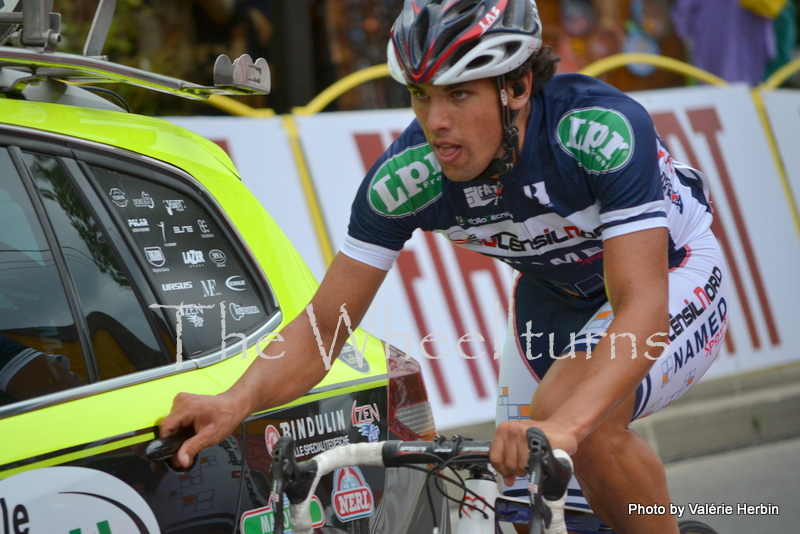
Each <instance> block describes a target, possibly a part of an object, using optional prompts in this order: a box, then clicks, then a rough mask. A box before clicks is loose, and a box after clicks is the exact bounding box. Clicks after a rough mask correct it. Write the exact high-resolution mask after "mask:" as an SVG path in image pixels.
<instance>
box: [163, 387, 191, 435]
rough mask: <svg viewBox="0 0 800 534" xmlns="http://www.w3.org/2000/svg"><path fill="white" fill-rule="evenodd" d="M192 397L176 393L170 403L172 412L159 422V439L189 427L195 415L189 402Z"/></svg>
mask: <svg viewBox="0 0 800 534" xmlns="http://www.w3.org/2000/svg"><path fill="white" fill-rule="evenodd" d="M192 397H194V396H193V395H189V394H188V393H178V394H177V395H176V396H175V398H174V399H173V401H172V411H171V412H170V413H169V415H167V416H166V417H165V418H164V419H162V420H161V422H159V424H158V426H159V431H158V435H159V437H161V438H166V437H169V436H171V435H173V434H176V433H177V432H178V431H179V430H180V429H181V428H185V427H191V426H192V424H193V423H194V420H195V413H194V411H193V410H192V409H191V406H190V404H191V403H190V400H191V399H192Z"/></svg>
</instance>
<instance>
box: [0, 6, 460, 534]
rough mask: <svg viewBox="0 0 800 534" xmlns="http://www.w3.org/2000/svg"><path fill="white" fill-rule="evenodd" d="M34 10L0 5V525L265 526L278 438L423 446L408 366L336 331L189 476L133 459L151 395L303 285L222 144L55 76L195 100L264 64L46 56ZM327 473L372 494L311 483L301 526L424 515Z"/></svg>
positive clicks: (270, 314) (228, 365)
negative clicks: (210, 72) (343, 504)
mask: <svg viewBox="0 0 800 534" xmlns="http://www.w3.org/2000/svg"><path fill="white" fill-rule="evenodd" d="M0 4H2V3H0ZM44 4H46V2H35V1H33V2H28V1H27V0H25V1H23V2H11V3H9V2H6V3H5V7H0V40H1V39H2V38H3V37H7V36H8V34H10V33H11V32H12V31H18V33H17V36H16V39H17V41H20V42H21V43H22V46H19V45H18V46H0V532H2V533H3V534H6V533H19V534H27V533H30V534H39V533H46V534H54V533H64V534H80V533H82V534H89V533H98V534H109V533H113V534H119V533H145V532H147V533H155V532H165V533H166V532H186V533H190V532H191V533H201V532H214V533H217V532H219V533H222V532H225V533H233V532H242V533H247V534H250V533H266V532H271V531H272V527H271V525H272V520H273V517H274V503H273V502H271V500H270V479H269V467H270V463H271V460H270V447H271V445H272V444H273V443H274V441H276V440H277V439H278V437H280V436H281V435H286V434H291V435H292V436H293V437H294V438H295V442H296V445H297V449H296V451H297V454H298V457H299V458H300V459H304V458H308V457H309V456H311V455H313V454H314V453H316V452H319V451H322V450H325V449H328V448H330V447H333V446H336V445H338V444H342V443H348V442H356V441H374V440H378V439H387V438H388V437H391V436H399V437H401V438H408V439H419V438H431V437H432V436H433V434H434V432H435V431H434V428H433V421H432V418H431V416H430V407H429V404H428V402H427V396H426V393H425V388H424V384H423V383H422V379H421V376H420V373H419V367H418V366H417V365H416V363H415V362H413V361H412V360H407V359H405V358H404V357H403V355H402V354H399V353H397V352H395V351H391V350H390V353H391V354H390V357H389V358H387V357H386V356H385V354H384V347H383V344H382V343H380V342H379V341H378V340H376V339H374V338H368V337H367V336H366V335H364V334H363V333H358V335H357V336H356V337H357V339H356V341H355V342H354V343H353V344H348V345H347V346H346V348H345V350H344V351H343V352H342V354H341V355H339V357H338V358H337V360H336V362H335V363H334V365H333V368H332V370H331V372H330V373H329V374H328V376H327V378H326V379H325V380H324V381H323V382H322V383H320V384H319V385H318V386H317V387H315V388H314V389H313V390H312V391H310V392H309V393H308V394H307V395H306V396H305V397H303V398H302V399H300V400H298V401H297V402H296V403H294V404H293V405H291V406H287V407H282V408H281V409H278V410H274V411H270V412H266V413H258V414H254V415H253V416H251V417H250V418H249V419H248V420H247V421H245V422H244V423H243V424H242V425H241V427H240V428H239V429H238V430H237V432H236V433H235V434H233V435H231V436H230V437H229V438H228V439H227V440H225V441H224V442H222V443H221V444H220V445H218V446H216V447H213V448H210V449H207V450H205V451H204V452H203V453H202V454H201V455H200V457H199V461H198V462H197V463H196V465H195V466H194V467H193V469H192V470H191V471H189V472H187V473H176V472H174V471H172V470H170V469H169V468H168V467H167V466H166V465H165V464H163V463H158V462H153V461H151V460H150V459H148V457H147V456H146V454H145V448H146V445H147V444H148V442H150V441H152V440H153V439H154V437H155V436H154V432H156V431H157V429H156V425H157V424H158V421H159V420H160V419H161V418H163V417H164V416H165V415H166V414H167V413H168V412H169V409H170V406H171V404H172V399H173V397H174V396H175V395H176V394H177V393H178V392H181V391H188V392H194V393H204V394H215V393H218V392H221V391H223V390H224V389H226V388H227V387H229V386H230V385H231V384H232V383H233V382H234V381H235V380H236V379H237V378H238V377H239V376H241V374H242V373H243V372H244V370H245V369H246V368H247V366H248V365H249V364H250V363H251V362H252V361H253V360H254V358H256V357H258V355H257V351H258V346H259V345H261V346H263V344H264V342H265V340H269V339H270V338H271V337H272V335H273V334H274V333H275V332H279V331H280V329H281V328H282V327H283V326H284V324H286V323H287V322H288V321H289V320H290V319H292V318H293V317H294V316H296V315H297V314H299V313H303V311H304V308H305V306H306V305H307V303H308V301H309V299H310V297H311V295H312V293H313V291H314V289H315V287H316V281H315V280H314V278H313V277H312V275H311V274H310V272H309V270H308V269H307V267H306V266H305V264H304V263H303V261H302V259H301V258H300V257H299V256H298V254H297V252H296V251H295V249H294V248H293V247H292V245H291V243H289V242H288V240H287V239H286V237H285V236H284V234H283V233H282V232H281V230H280V229H279V228H278V227H277V226H276V224H275V222H274V221H273V220H272V219H271V218H270V216H269V215H268V214H267V213H266V212H265V210H264V208H263V207H262V206H261V205H260V204H259V203H258V201H257V200H256V199H255V198H254V197H253V195H252V194H251V193H250V192H249V191H248V190H247V189H246V187H245V186H244V185H243V184H242V182H241V180H240V179H239V176H238V174H237V171H236V169H235V168H234V166H233V164H232V163H231V161H230V159H229V158H228V156H227V155H226V154H225V152H224V151H223V150H222V149H220V148H219V147H218V146H217V145H215V144H213V143H211V142H210V141H208V140H206V139H204V138H201V137H199V136H197V135H195V134H193V133H191V132H189V131H187V130H184V129H182V128H179V127H177V126H174V125H172V124H170V123H168V122H165V121H162V120H158V119H154V118H149V117H144V116H139V115H135V114H132V113H128V112H126V111H125V109H124V105H123V103H122V102H120V101H119V100H118V97H116V96H114V95H113V94H109V93H107V92H106V91H102V92H100V93H98V92H97V91H96V90H91V89H89V88H86V87H83V86H79V85H75V84H74V82H84V83H86V82H98V81H100V82H101V81H123V82H127V83H133V84H136V85H140V86H145V87H149V88H151V89H155V90H160V91H165V92H171V93H175V94H177V95H180V96H188V97H191V98H204V97H207V96H209V95H211V94H215V93H247V92H255V91H263V90H265V89H266V86H265V84H264V81H265V80H263V79H262V80H261V81H260V82H259V83H260V85H259V83H254V84H253V83H250V82H252V81H253V80H254V79H255V78H257V77H258V76H261V75H263V70H264V67H265V64H264V63H261V62H255V63H254V62H252V61H251V60H249V58H244V59H242V60H241V61H237V62H236V63H231V62H230V61H229V60H228V61H225V60H221V61H219V62H218V66H219V67H218V71H219V74H220V83H219V85H218V86H216V87H201V86H197V85H194V84H189V83H186V82H181V81H179V80H174V79H171V78H166V77H163V76H157V75H153V74H150V73H146V72H142V71H138V70H136V69H131V68H128V67H124V66H121V65H116V64H114V63H110V62H108V61H107V60H104V59H98V58H96V57H86V56H74V55H68V54H60V53H58V52H55V51H54V49H55V46H56V45H57V41H58V28H57V27H53V26H54V22H53V20H54V18H53V17H48V15H47V14H44V16H40V17H38V18H32V19H31V20H35V21H38V24H41V25H43V26H42V27H37V28H33V29H32V30H31V31H28V28H22V29H21V30H18V28H19V26H18V22H19V23H21V22H22V17H21V15H19V13H18V11H19V8H20V7H22V6H25V9H28V6H39V8H40V7H41V5H44ZM104 5H106V6H108V3H107V2H101V3H100V10H101V14H103V15H106V17H105V19H109V17H108V16H107V15H108V13H107V12H105V13H102V11H103V9H105V8H103V6H104ZM31 9H33V8H31ZM18 15H19V16H18ZM40 15H42V14H41V13H40ZM15 16H16V17H17V18H14V17H15ZM3 17H5V18H3ZM100 20H101V22H100V25H101V26H102V24H103V23H102V20H104V19H103V17H100ZM109 20H110V19H109ZM43 21H45V22H43ZM46 21H49V23H47V22H46ZM25 24H26V25H27V24H28V20H27V19H26V21H25ZM48 24H49V26H48ZM96 24H97V22H96ZM56 26H57V25H56ZM42 28H44V29H45V30H46V31H41V30H42ZM95 31H96V30H93V32H95ZM100 33H102V32H100ZM98 39H100V37H97V34H96V33H95V34H93V35H90V37H89V42H88V43H87V45H91V46H87V48H89V49H91V48H92V46H94V48H95V49H96V48H97V40H98ZM225 59H227V58H225ZM259 70H260V71H261V72H260V73H259ZM66 82H69V83H66ZM265 167H266V166H265ZM275 179H280V178H279V177H276V178H275ZM353 345H355V346H353ZM338 480H344V481H346V483H347V484H350V485H353V484H355V485H356V486H359V487H360V486H364V487H367V488H368V489H369V492H370V493H371V494H372V495H373V497H374V498H373V499H372V500H371V502H369V503H364V504H363V506H362V507H361V508H360V509H358V510H353V509H349V510H342V509H338V508H337V506H336V505H335V503H334V502H333V499H332V495H333V494H335V493H336V492H337V491H339V490H343V489H351V488H339V487H337V484H339V483H337V482H335V480H334V478H333V477H330V480H329V481H328V482H327V483H323V484H322V485H321V486H320V487H321V489H320V491H319V492H318V494H317V499H316V500H315V506H314V507H313V508H312V512H313V514H314V519H315V522H316V523H315V524H316V527H317V528H318V529H319V532H325V533H333V532H367V531H369V532H417V531H420V530H422V529H429V528H430V510H429V508H428V507H427V498H426V497H425V494H424V491H423V489H424V488H423V479H422V478H421V477H420V476H416V473H414V472H397V471H393V470H381V469H374V468H373V469H363V470H359V469H354V470H353V471H351V472H349V473H348V476H347V477H339V479H338ZM437 502H440V501H438V500H437ZM437 507H438V506H437ZM436 512H437V513H436V515H437V516H438V517H439V518H440V521H441V520H442V519H446V514H442V510H441V509H439V510H437V511H436ZM443 515H444V516H445V517H444V518H443ZM288 531H289V530H287V532H288Z"/></svg>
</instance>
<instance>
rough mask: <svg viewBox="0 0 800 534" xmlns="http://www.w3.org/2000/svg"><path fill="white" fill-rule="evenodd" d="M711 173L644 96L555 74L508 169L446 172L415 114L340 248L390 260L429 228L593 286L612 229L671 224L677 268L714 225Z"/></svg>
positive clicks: (529, 272)
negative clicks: (668, 136)
mask: <svg viewBox="0 0 800 534" xmlns="http://www.w3.org/2000/svg"><path fill="white" fill-rule="evenodd" d="M676 168H677V172H676ZM702 179H703V177H702V175H701V174H700V173H699V172H698V171H695V170H693V169H690V168H688V167H685V166H682V165H680V164H677V163H674V162H673V161H672V158H671V157H670V155H669V153H668V152H667V150H666V148H665V147H664V144H663V142H662V141H661V139H660V138H659V137H658V135H657V134H656V132H655V128H654V126H653V122H652V120H651V118H650V116H649V115H648V113H647V111H646V110H645V109H644V108H643V107H642V106H641V105H640V104H638V103H637V102H636V101H634V100H633V99H631V98H630V97H628V96H627V95H625V94H624V93H622V92H620V91H618V90H616V89H614V88H613V87H611V86H609V85H608V84H605V83H603V82H600V81H598V80H595V79H594V78H590V77H586V76H581V75H577V74H563V75H558V76H555V77H554V78H552V79H551V80H550V81H548V82H547V83H545V84H544V85H543V87H542V89H541V91H540V92H539V93H537V94H536V95H535V96H533V97H532V99H531V114H530V118H529V120H528V125H527V130H526V134H525V140H524V146H523V147H522V152H521V154H520V158H519V161H518V162H517V164H516V165H515V166H514V168H513V169H512V170H511V171H509V172H508V173H506V174H503V175H502V176H501V177H500V178H499V180H494V179H480V180H472V181H468V182H453V181H450V180H448V179H447V177H446V176H444V175H443V173H442V169H441V166H440V165H439V163H438V161H437V160H436V157H435V155H434V153H433V151H432V149H431V147H430V146H429V144H428V142H427V141H426V139H425V136H424V133H423V131H422V128H421V127H420V125H419V123H418V122H417V121H414V122H412V123H411V125H410V126H409V127H408V128H407V129H406V130H405V131H404V132H403V134H402V135H401V136H400V137H398V138H397V140H396V141H395V142H394V143H393V144H392V145H391V146H390V147H389V148H388V149H387V151H386V152H385V153H384V154H383V155H382V156H381V157H380V158H379V159H378V161H377V162H376V163H375V164H374V165H373V167H372V168H371V169H370V171H369V173H367V176H366V177H365V179H364V181H363V182H362V184H361V187H360V188H359V191H358V194H357V197H356V199H355V201H354V203H353V207H352V213H351V219H350V225H349V230H348V236H347V239H346V240H345V243H344V245H343V247H342V252H343V253H344V254H346V255H348V256H350V257H352V258H354V259H357V260H359V261H362V262H364V263H367V264H369V265H372V266H374V267H378V268H381V269H384V270H388V269H389V268H391V265H392V263H393V262H394V260H395V259H396V258H397V256H398V255H399V254H400V250H401V249H402V247H403V245H404V243H405V242H406V241H407V240H408V239H410V237H411V234H412V233H413V232H414V230H416V229H417V228H420V229H422V230H426V231H434V232H438V233H440V234H442V235H444V236H445V237H447V238H448V239H449V240H450V241H451V242H452V243H454V244H456V245H459V246H462V247H465V248H468V249H471V250H475V251H477V252H480V253H481V254H486V255H489V256H493V257H496V258H498V259H499V260H501V261H504V262H506V263H508V264H509V265H511V266H512V267H513V268H515V269H517V270H519V271H520V272H521V273H522V274H523V276H531V277H535V278H536V279H539V280H542V281H545V282H548V283H549V284H551V285H552V286H554V287H557V288H560V289H562V290H564V291H567V292H569V293H572V294H574V295H580V296H585V297H590V296H596V295H598V294H600V293H601V292H602V291H603V288H604V281H603V266H602V263H603V262H602V256H603V240H604V239H608V238H611V237H615V236H619V235H623V234H627V233H630V232H636V231H639V230H646V229H650V228H657V227H667V228H669V235H670V243H669V247H670V250H669V258H670V267H675V266H677V265H679V264H680V263H681V262H683V261H684V260H685V259H686V257H687V255H688V254H690V253H691V244H692V240H693V239H697V238H699V237H701V236H703V235H707V233H708V232H709V231H710V230H709V228H710V224H711V215H710V211H711V210H710V208H709V205H708V202H707V200H706V194H705V193H704V191H703V190H704V186H703V183H702Z"/></svg>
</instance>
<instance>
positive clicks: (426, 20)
mask: <svg viewBox="0 0 800 534" xmlns="http://www.w3.org/2000/svg"><path fill="white" fill-rule="evenodd" d="M429 28H430V14H429V13H428V10H427V9H426V10H425V11H423V12H422V13H420V15H419V18H418V19H417V22H416V25H415V27H414V38H413V43H412V46H413V47H414V49H413V50H412V52H411V57H412V58H415V59H416V61H422V58H423V56H424V54H425V43H426V42H427V40H428V29H429ZM416 61H415V62H416Z"/></svg>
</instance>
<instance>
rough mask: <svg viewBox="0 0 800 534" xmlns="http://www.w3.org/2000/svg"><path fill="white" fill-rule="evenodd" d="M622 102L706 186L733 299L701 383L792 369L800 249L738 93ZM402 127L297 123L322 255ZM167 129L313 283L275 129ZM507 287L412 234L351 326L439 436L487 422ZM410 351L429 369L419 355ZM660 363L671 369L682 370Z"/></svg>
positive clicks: (759, 136)
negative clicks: (224, 166)
mask: <svg viewBox="0 0 800 534" xmlns="http://www.w3.org/2000/svg"><path fill="white" fill-rule="evenodd" d="M784 93H786V94H784ZM632 96H633V97H634V98H636V99H638V100H639V101H640V102H641V103H642V104H643V105H644V106H645V107H646V108H647V109H648V111H649V112H650V113H651V115H652V116H653V119H654V122H655V124H656V127H657V129H658V131H659V133H660V134H661V136H662V137H663V138H664V140H665V141H666V142H667V144H668V146H669V147H670V150H671V152H672V154H673V156H674V157H675V159H678V160H680V161H683V162H685V163H688V164H690V165H693V166H696V167H698V168H700V169H701V170H703V171H704V172H705V173H706V174H707V175H708V177H709V179H710V181H711V185H712V197H713V201H714V206H715V208H716V216H715V232H716V233H717V235H718V237H719V238H720V241H721V243H722V245H723V249H724V251H725V254H726V259H727V261H728V264H729V267H730V276H731V278H732V281H733V284H732V287H733V288H734V291H733V295H732V298H731V302H730V303H729V306H728V315H729V320H730V323H729V332H728V336H727V341H726V343H725V345H724V346H723V351H722V354H721V355H720V357H719V358H718V361H717V362H716V363H715V364H714V366H712V368H711V370H710V371H709V373H708V375H707V376H709V377H722V376H728V375H733V374H738V373H741V372H747V371H752V370H757V369H763V368H769V367H773V366H776V365H780V364H783V363H788V362H792V361H797V360H798V359H800V351H797V350H796V349H795V348H794V347H793V346H791V345H790V344H789V339H790V333H791V329H792V328H793V324H792V321H796V317H797V313H796V311H795V309H794V307H795V303H796V302H798V301H800V284H797V283H795V282H794V280H793V275H792V271H791V269H792V268H791V267H790V266H792V265H797V264H798V260H800V240H799V239H798V235H797V232H796V230H795V226H794V222H793V220H792V216H791V212H790V209H789V204H788V202H787V199H786V196H785V193H784V190H783V187H782V185H781V182H780V179H779V176H778V171H777V168H776V167H775V162H774V160H773V159H772V156H771V154H770V150H769V146H768V144H767V141H766V137H765V135H764V132H763V128H762V125H761V122H760V120H759V117H758V115H757V113H756V110H755V107H754V105H753V102H752V100H751V97H750V95H749V92H748V89H747V88H746V87H744V86H741V87H738V86H734V87H728V88H714V87H702V88H687V89H670V90H662V91H651V92H642V93H635V94H632ZM764 99H765V104H766V106H767V110H768V112H769V114H770V119H771V121H772V123H773V128H774V129H775V133H776V138H777V141H778V146H779V148H780V150H781V153H782V155H783V157H784V165H785V166H786V169H787V174H788V175H789V176H790V180H791V181H792V184H793V187H792V188H793V191H794V193H795V195H796V198H797V200H800V197H798V196H797V195H800V151H798V150H797V148H796V146H795V145H796V142H797V139H800V97H798V95H796V94H791V92H783V91H776V92H775V93H765V95H764ZM412 119H413V114H412V112H411V111H410V110H389V111H377V112H346V113H325V114H321V115H315V116H304V117H296V121H297V124H298V128H299V129H300V134H301V139H302V143H303V148H304V152H305V155H306V158H307V160H308V163H309V169H310V172H311V175H312V177H313V179H314V184H315V188H316V191H317V193H318V196H319V201H320V204H321V209H322V211H323V216H324V219H325V221H326V225H327V227H328V230H329V232H330V234H331V237H332V239H333V246H334V250H338V248H339V247H340V246H341V244H342V241H343V239H344V236H345V235H346V232H347V223H348V220H349V214H350V206H351V203H352V200H353V198H354V195H355V193H356V190H357V188H358V186H359V184H360V183H361V180H362V178H363V176H364V173H365V172H366V171H367V170H368V168H369V167H370V166H371V165H372V163H373V162H374V161H375V159H377V157H378V156H379V155H380V154H381V152H382V151H383V150H384V149H385V148H386V147H387V146H388V145H389V143H391V141H392V140H393V139H394V138H395V137H396V136H397V135H399V134H400V132H402V130H403V129H404V128H405V127H406V126H407V125H408V123H409V122H410V121H411V120H412ZM170 120H173V122H175V123H177V124H180V125H181V126H184V127H186V128H188V129H190V130H193V131H195V132H197V133H199V134H201V135H204V136H206V137H208V138H210V139H212V140H214V141H216V142H218V143H220V144H222V145H223V146H224V147H226V149H227V151H228V153H229V154H230V155H231V157H232V159H233V161H234V163H235V164H236V165H237V167H238V168H239V170H240V172H241V174H242V177H243V179H244V181H245V183H246V184H247V185H248V187H250V189H251V190H253V191H254V192H255V194H256V196H257V197H258V198H259V199H260V200H261V202H262V203H263V204H264V205H265V206H266V207H267V209H268V210H269V211H270V213H272V215H273V217H275V219H276V220H277V221H278V223H279V224H280V225H281V226H282V227H283V228H284V230H285V231H286V233H287V235H288V236H289V237H290V239H292V241H293V242H294V244H295V246H296V247H297V248H298V250H300V252H301V254H302V255H303V256H304V258H305V259H306V261H307V262H308V263H309V266H310V267H311V268H312V270H313V272H314V273H315V275H317V276H318V277H321V275H322V274H323V272H324V262H323V261H322V257H321V254H320V248H319V245H318V241H317V237H316V234H315V233H314V231H313V226H312V225H311V222H310V217H308V216H307V210H308V208H307V204H306V201H305V198H304V196H303V194H302V190H301V189H300V185H299V180H298V178H297V173H296V168H295V164H294V161H293V160H292V157H291V151H290V147H289V144H288V141H287V139H286V137H285V134H284V132H283V129H282V125H281V122H280V119H277V118H276V119H244V118H199V117H198V118H175V119H170ZM511 277H512V272H511V270H510V268H508V267H507V266H506V265H504V264H501V263H500V262H495V261H493V260H490V259H488V258H486V257H482V256H480V255H477V254H474V253H472V252H465V251H464V250H462V249H459V248H458V247H454V246H452V245H451V244H450V243H449V242H448V241H447V240H446V239H444V238H442V237H441V236H438V235H431V234H424V233H422V232H417V233H415V234H414V237H413V238H412V239H411V241H409V243H408V244H407V245H406V248H405V249H404V251H403V253H402V254H401V256H400V258H399V259H398V261H397V264H396V266H395V268H394V269H393V270H392V272H391V273H390V274H389V276H388V277H387V280H386V283H384V285H383V287H382V289H381V290H380V292H379V293H378V296H377V298H376V300H375V303H374V305H373V307H372V308H371V310H370V312H369V314H368V315H367V316H366V317H365V319H364V321H363V323H362V326H363V327H364V328H365V329H367V330H368V331H370V332H371V333H373V334H375V335H377V336H378V337H381V338H383V339H385V340H387V341H388V342H390V343H392V344H393V345H395V346H397V347H398V348H400V349H401V350H404V351H405V352H407V353H408V354H410V355H411V356H413V357H414V358H415V359H417V360H418V361H419V362H420V364H421V365H422V366H423V372H424V373H425V377H426V383H427V385H428V393H429V395H430V397H431V400H432V402H433V405H434V413H435V414H436V419H437V423H438V425H439V426H440V427H441V428H448V427H453V426H460V425H466V424H472V423H478V422H485V421H489V420H492V419H493V418H494V410H495V409H494V403H495V401H494V397H495V393H496V391H495V390H496V387H497V386H496V369H497V367H496V363H497V362H496V361H494V360H493V358H492V355H493V354H494V352H496V350H498V349H499V348H500V346H501V345H502V341H503V339H504V336H505V327H506V308H507V302H508V288H509V287H510V281H511ZM423 339H425V340H426V341H425V342H424V343H421V342H422V341H423ZM459 339H463V341H462V342H461V343H459ZM481 340H483V341H481ZM421 345H422V346H423V347H424V350H425V352H426V353H427V354H428V355H432V356H436V357H437V358H436V359H433V358H428V357H426V356H425V355H423V353H422V351H421V350H420V346H421ZM465 356H470V357H475V356H480V357H477V358H475V359H468V358H466V357H465ZM670 357H671V361H672V365H673V367H674V366H679V365H681V364H682V362H681V361H680V358H679V357H675V356H674V355H671V356H670Z"/></svg>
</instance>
